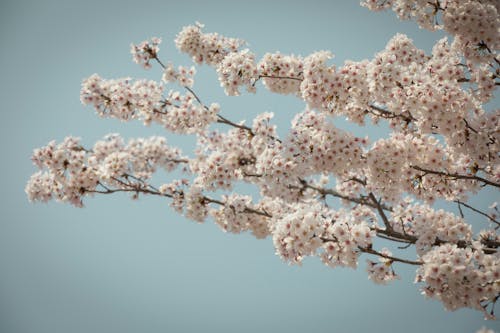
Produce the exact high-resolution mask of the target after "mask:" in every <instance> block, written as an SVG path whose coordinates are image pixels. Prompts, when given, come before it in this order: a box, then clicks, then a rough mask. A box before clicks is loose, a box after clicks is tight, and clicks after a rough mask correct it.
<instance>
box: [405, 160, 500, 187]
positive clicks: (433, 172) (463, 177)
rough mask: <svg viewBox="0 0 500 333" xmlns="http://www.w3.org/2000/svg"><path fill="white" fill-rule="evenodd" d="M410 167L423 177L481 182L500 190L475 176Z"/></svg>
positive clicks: (498, 185) (491, 183) (494, 184)
mask: <svg viewBox="0 0 500 333" xmlns="http://www.w3.org/2000/svg"><path fill="white" fill-rule="evenodd" d="M411 167H412V168H413V169H415V170H418V171H422V172H424V173H425V174H424V175H423V176H425V175H426V174H435V175H441V176H445V177H449V178H454V179H468V180H477V181H480V182H483V183H484V184H486V185H491V186H495V187H499V188H500V184H498V183H495V182H492V181H490V180H488V179H485V178H483V177H479V176H475V175H474V176H472V175H463V174H458V173H447V172H443V171H438V170H430V169H426V168H422V167H419V166H416V165H412V166H411Z"/></svg>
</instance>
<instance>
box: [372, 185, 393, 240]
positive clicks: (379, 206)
mask: <svg viewBox="0 0 500 333" xmlns="http://www.w3.org/2000/svg"><path fill="white" fill-rule="evenodd" d="M368 196H369V197H370V199H371V200H372V202H373V204H374V205H375V208H376V209H377V212H378V214H379V215H380V217H381V218H382V221H383V222H384V225H385V228H386V229H387V231H392V230H393V227H392V225H391V223H390V222H389V219H388V218H387V216H386V215H385V212H384V208H383V207H382V204H381V203H380V201H379V200H377V198H375V195H374V194H373V193H371V192H370V194H369V195H368Z"/></svg>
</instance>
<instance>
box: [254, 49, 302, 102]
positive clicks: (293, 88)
mask: <svg viewBox="0 0 500 333" xmlns="http://www.w3.org/2000/svg"><path fill="white" fill-rule="evenodd" d="M257 66H258V70H259V75H260V76H261V77H262V82H263V83H264V85H265V86H266V88H267V89H269V90H270V91H272V92H275V93H279V94H298V93H299V92H300V82H301V81H302V79H303V77H304V76H303V72H304V62H303V59H302V57H297V56H294V55H283V54H281V53H266V54H264V56H263V57H262V59H261V60H260V62H259V64H258V65H257Z"/></svg>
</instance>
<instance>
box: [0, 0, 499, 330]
mask: <svg viewBox="0 0 500 333" xmlns="http://www.w3.org/2000/svg"><path fill="white" fill-rule="evenodd" d="M196 20H198V21H200V22H203V23H205V24H206V31H217V32H220V33H222V34H225V35H229V36H234V37H240V38H243V39H245V40H247V41H248V42H249V45H250V47H251V48H252V50H253V51H254V52H255V53H256V54H257V56H258V57H260V56H262V55H263V54H264V53H265V52H267V51H271V52H274V51H277V50H279V51H281V52H282V53H295V54H302V55H307V54H309V53H310V52H313V51H316V50H321V49H329V50H332V51H333V52H334V53H335V54H336V58H335V60H334V63H336V64H339V65H340V64H342V62H343V61H344V60H345V59H354V60H360V59H363V58H369V57H372V56H373V54H374V53H375V52H377V51H379V50H381V49H383V47H384V46H385V44H386V42H387V41H388V40H389V39H390V38H391V37H392V36H393V35H394V34H395V33H396V32H404V33H407V34H408V35H409V36H410V37H411V38H413V39H414V40H415V42H416V44H417V45H418V46H419V47H421V48H424V49H426V50H429V49H430V47H431V45H432V44H433V42H434V40H436V39H437V38H438V37H439V36H441V35H439V34H431V33H428V32H425V31H420V30H418V28H416V26H415V24H414V23H401V22H399V21H398V20H397V19H396V18H395V16H394V15H393V14H392V13H379V14H375V13H371V12H369V11H368V10H366V9H364V8H361V7H359V6H358V3H357V1H317V0H310V1H295V2H293V1H288V2H284V1H283V2H278V1H262V0H259V1H246V2H241V1H182V2H181V1H175V2H172V1H97V0H87V1H55V0H52V1H50V0H43V1H35V0H32V1H18V0H8V1H6V0H3V1H1V2H0V45H1V46H0V69H1V70H0V82H1V85H0V87H1V88H0V97H1V99H0V100H1V102H2V104H1V109H0V110H1V113H2V120H1V123H0V124H1V131H0V144H1V149H2V158H1V161H2V163H1V164H0V168H1V175H2V178H1V186H0V195H1V201H0V202H1V215H0V216H1V217H0V332H1V333H35V332H36V333H44V332H47V333H49V332H50V333H58V332H82V333H83V332H121V333H126V332H289V333H292V332H475V330H477V329H478V328H480V327H481V326H482V325H487V326H489V327H493V328H494V327H495V326H496V328H497V330H498V322H484V321H483V319H482V315H481V314H480V313H479V312H475V311H469V310H461V311H457V312H453V313H449V312H445V311H444V309H443V307H442V306H441V304H440V303H438V302H436V301H430V300H425V299H424V298H423V297H422V296H420V294H419V291H418V288H417V287H416V286H415V285H413V278H414V268H412V267H410V268H409V269H406V268H404V267H401V266H397V267H398V268H399V271H398V272H399V273H400V274H401V275H402V280H401V281H396V282H395V283H393V284H392V285H390V286H385V287H382V286H377V285H375V284H373V283H372V282H370V281H369V280H368V279H367V275H366V274H365V272H364V271H363V269H364V259H365V257H363V258H362V261H363V262H362V265H361V267H360V269H359V271H353V270H348V269H335V270H332V269H329V268H326V267H324V266H323V265H322V264H321V263H320V262H319V260H307V261H306V262H305V264H304V266H303V267H301V268H299V267H289V266H287V265H286V264H284V263H282V262H281V261H280V260H279V258H278V257H277V256H275V255H274V249H273V246H272V242H271V240H269V239H267V240H255V239H254V238H252V237H250V236H248V235H227V234H224V233H222V232H221V231H220V230H219V229H218V228H217V227H216V226H215V225H214V224H213V223H212V222H208V223H206V224H204V225H198V224H196V223H194V222H190V221H187V220H185V219H184V218H182V217H180V216H178V215H176V214H174V213H173V212H172V210H171V209H170V208H169V207H168V205H167V202H166V201H164V200H160V199H158V198H141V200H140V201H135V202H132V201H130V200H129V198H128V196H126V195H123V196H120V195H117V196H114V197H112V196H109V197H101V198H96V199H91V200H87V201H86V208H85V209H76V208H73V207H70V206H67V205H61V204H56V203H50V204H48V205H42V204H37V205H32V204H29V203H28V201H27V199H26V196H25V194H24V186H25V183H26V181H27V179H28V178H29V176H30V175H31V173H33V172H34V171H35V169H34V167H33V166H32V165H31V162H30V160H29V157H30V155H31V151H32V149H33V148H35V147H39V146H42V145H44V144H46V143H47V142H48V141H49V140H52V139H56V140H61V139H63V138H64V136H66V135H69V134H72V135H76V136H81V137H83V138H84V142H85V143H86V144H88V145H90V144H92V142H94V141H95V140H97V139H99V138H101V137H102V136H103V135H105V134H107V133H109V132H119V133H121V134H122V135H123V136H125V137H134V136H149V135H153V134H160V135H163V134H164V131H163V130H162V129H161V128H158V127H152V128H144V127H143V126H142V125H141V124H140V123H126V124H123V123H120V122H118V121H115V120H101V119H99V118H97V116H96V115H95V114H94V113H93V112H92V110H91V109H90V108H84V107H83V106H81V105H80V102H79V90H80V83H81V80H82V79H83V78H84V77H87V76H89V75H91V74H92V73H94V72H97V73H99V74H100V75H101V76H103V77H106V78H115V77H123V76H132V77H149V78H154V79H158V78H159V77H160V74H159V71H158V70H157V68H155V69H156V70H153V71H150V72H144V71H142V70H141V69H140V68H139V67H138V66H137V65H135V64H134V63H132V61H131V56H130V54H129V44H130V43H131V42H140V41H141V40H143V39H146V38H149V37H151V36H159V37H163V40H164V41H163V44H162V45H161V58H162V59H164V60H172V61H173V62H174V63H176V64H190V61H189V59H188V57H187V56H185V55H181V54H179V53H178V52H177V50H176V49H175V48H174V44H173V38H174V36H175V35H176V33H177V32H178V31H180V29H181V28H182V26H184V25H187V24H192V23H194V22H195V21H196ZM199 72H200V73H199V75H198V81H197V84H196V90H197V91H198V92H199V94H200V96H201V97H202V98H203V99H204V100H205V101H206V102H207V103H210V102H213V101H218V102H220V103H221V105H222V113H223V114H224V115H226V116H228V117H229V118H231V119H251V118H252V117H253V116H254V115H255V114H257V113H258V112H262V111H273V112H275V113H276V114H277V116H276V121H277V123H278V124H279V125H280V126H281V128H282V130H281V133H284V130H285V129H286V128H287V126H288V124H289V123H288V121H289V119H290V117H291V116H292V115H293V114H295V113H296V112H299V111H301V109H302V108H303V104H302V103H300V101H298V100H297V99H294V98H293V97H283V96H276V95H271V94H269V93H267V92H266V91H265V90H264V89H260V91H259V92H258V94H257V95H255V96H254V95H245V96H243V97H241V98H228V97H225V96H224V94H223V91H222V89H221V88H220V87H219V85H218V83H217V80H216V75H215V73H214V71H213V70H212V69H210V68H206V67H204V68H201V69H199ZM355 130H356V131H357V133H363V131H365V130H364V129H363V130H360V129H355ZM368 133H369V134H370V135H371V136H372V137H377V136H380V135H383V132H376V130H373V129H372V130H370V132H368ZM169 140H170V142H171V143H172V144H175V145H178V146H180V147H182V148H184V149H185V150H186V151H189V148H190V147H191V144H192V142H193V140H192V139H185V138H182V137H177V136H169ZM492 193H493V196H498V192H492ZM489 199H490V198H489ZM489 199H488V198H486V196H485V195H482V196H479V197H478V198H476V202H477V203H485V202H486V201H487V200H489Z"/></svg>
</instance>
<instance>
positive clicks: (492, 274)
mask: <svg viewBox="0 0 500 333" xmlns="http://www.w3.org/2000/svg"><path fill="white" fill-rule="evenodd" d="M422 259H423V261H424V264H423V265H422V266H421V267H420V268H419V269H418V270H417V277H416V281H417V282H424V283H425V286H424V287H423V289H422V291H423V294H424V295H426V296H427V297H431V298H436V299H438V300H440V301H441V302H443V304H444V306H445V308H446V309H448V310H456V309H458V308H462V307H470V308H474V309H477V310H479V311H483V312H484V314H485V317H487V318H490V319H492V315H491V314H490V313H489V312H487V311H486V306H487V305H488V302H491V301H492V300H493V299H494V298H495V297H497V295H498V294H499V293H500V283H499V282H500V258H499V256H498V254H485V253H484V252H483V251H482V248H481V246H480V245H477V246H476V247H474V248H459V247H458V246H457V245H456V244H449V243H447V244H443V245H440V246H437V247H435V248H434V249H432V250H431V251H429V252H427V253H426V254H425V255H424V256H423V257H422Z"/></svg>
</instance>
